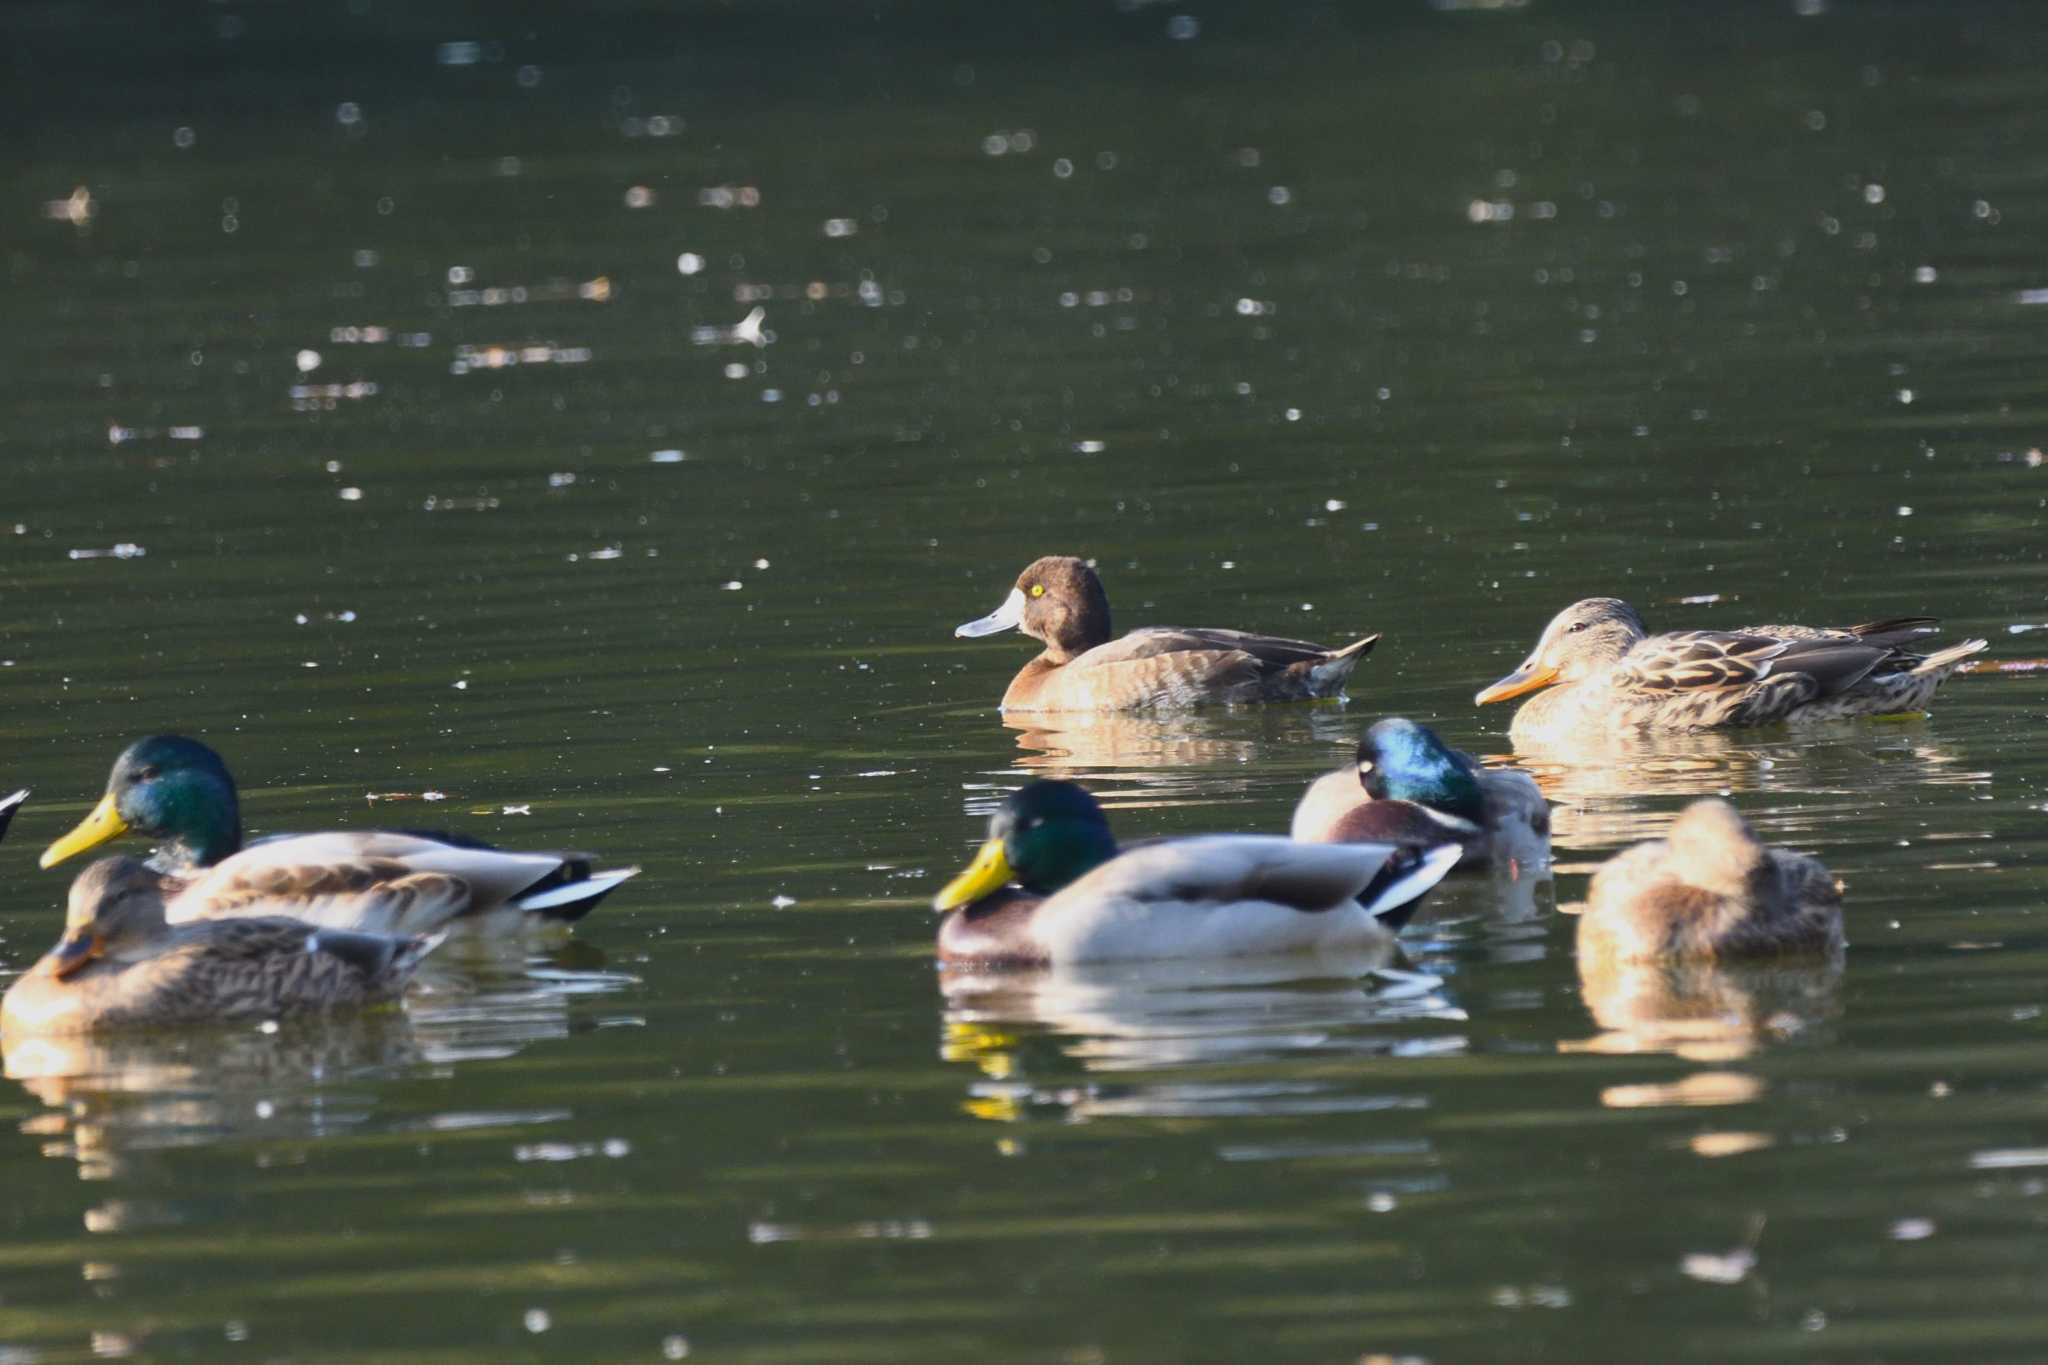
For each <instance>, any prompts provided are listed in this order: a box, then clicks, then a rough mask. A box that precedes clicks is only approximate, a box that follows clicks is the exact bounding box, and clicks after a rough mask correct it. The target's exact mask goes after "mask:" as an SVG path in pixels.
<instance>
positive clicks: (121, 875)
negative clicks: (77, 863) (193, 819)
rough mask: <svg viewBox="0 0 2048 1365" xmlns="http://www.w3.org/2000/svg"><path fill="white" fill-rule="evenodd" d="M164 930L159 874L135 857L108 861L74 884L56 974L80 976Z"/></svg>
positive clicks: (56, 957)
mask: <svg viewBox="0 0 2048 1365" xmlns="http://www.w3.org/2000/svg"><path fill="white" fill-rule="evenodd" d="M163 928H164V901H163V892H162V889H161V888H160V886H159V885H158V883H157V879H156V874H155V873H154V872H151V871H150V870H149V869H148V868H147V867H145V866H144V865H143V864H141V863H140V862H137V861H136V860H135V859H133V858H102V859H100V860H99V861H98V862H96V863H94V864H93V865H92V866H91V867H88V868H87V869H85V871H83V872H81V873H79V874H78V880H77V881H74V882H73V883H71V899H70V902H69V903H68V905H67V907H66V909H65V912H64V937H63V939H61V940H60V941H59V942H58V944H57V948H56V951H55V952H53V953H52V954H51V955H50V956H51V970H52V971H54V972H55V973H56V974H57V975H58V976H59V977H67V976H73V975H76V974H77V973H78V972H81V971H83V970H84V969H85V968H86V966H87V965H88V964H89V963H92V962H94V961H96V960H98V959H99V958H103V957H108V956H119V955H120V953H121V950H122V949H123V948H127V947H131V946H134V945H136V944H138V943H142V942H145V941H147V940H148V939H149V938H151V937H152V936H154V935H156V934H159V933H161V932H162V931H163Z"/></svg>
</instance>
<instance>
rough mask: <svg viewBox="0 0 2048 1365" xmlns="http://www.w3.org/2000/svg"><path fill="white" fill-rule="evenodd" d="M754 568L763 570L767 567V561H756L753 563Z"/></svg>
mask: <svg viewBox="0 0 2048 1365" xmlns="http://www.w3.org/2000/svg"><path fill="white" fill-rule="evenodd" d="M754 567H755V568H757V569H765V568H767V567H768V561H767V560H765V559H757V560H755V561H754Z"/></svg>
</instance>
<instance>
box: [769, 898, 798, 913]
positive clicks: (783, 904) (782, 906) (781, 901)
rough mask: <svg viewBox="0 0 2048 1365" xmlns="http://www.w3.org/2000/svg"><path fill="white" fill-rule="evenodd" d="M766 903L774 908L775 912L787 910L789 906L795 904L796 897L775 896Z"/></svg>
mask: <svg viewBox="0 0 2048 1365" xmlns="http://www.w3.org/2000/svg"><path fill="white" fill-rule="evenodd" d="M768 903H769V904H770V905H772V906H774V907H775V908H776V909H777V910H787V909H788V908H789V907H790V906H792V905H795V904H796V897H794V896H784V895H776V896H772V897H770V898H769V901H768Z"/></svg>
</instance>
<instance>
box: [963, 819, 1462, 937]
mask: <svg viewBox="0 0 2048 1365" xmlns="http://www.w3.org/2000/svg"><path fill="white" fill-rule="evenodd" d="M1460 852H1461V849H1460V847H1459V846H1458V845H1457V844H1454V843H1452V844H1445V843H1442V842H1441V841H1439V843H1438V845H1437V846H1436V847H1432V848H1427V849H1416V848H1412V847H1408V846H1403V845H1395V844H1388V843H1354V844H1304V843H1300V842H1297V841H1296V840H1293V839H1286V838H1280V837H1277V836H1272V835H1256V834H1213V835H1204V836H1199V837H1194V838H1181V839H1163V840H1158V841H1155V842H1150V843H1145V844H1140V845H1137V846H1134V847H1132V848H1130V849H1127V850H1126V849H1120V848H1119V847H1118V845H1117V841H1116V836H1115V835H1114V834H1112V833H1111V832H1110V828H1109V820H1108V818H1107V817H1106V816H1104V815H1103V813H1102V807H1101V806H1100V805H1099V804H1098V803H1097V802H1096V800H1095V798H1094V797H1093V796H1091V795H1090V794H1089V793H1088V792H1087V791H1086V790H1085V789H1084V788H1082V787H1080V786H1079V785H1077V784H1075V783H1072V782H1065V781H1058V780H1044V781H1037V782H1032V783H1030V784H1028V785H1026V786H1024V787H1021V788H1019V789H1018V790H1017V791H1014V792H1012V793H1011V794H1010V795H1009V796H1008V797H1006V798H1004V800H1003V803H1002V805H1001V806H999V807H998V808H997V809H996V812H995V814H994V815H993V816H991V817H990V819H989V827H988V839H987V841H986V842H985V843H983V844H982V846H981V850H980V852H978V853H977V854H976V855H975V857H974V860H973V861H972V862H971V863H970V864H969V865H968V867H967V868H966V870H965V871H963V872H961V873H960V875H958V876H957V877H955V878H953V880H952V881H950V882H948V883H947V884H946V886H945V887H944V888H943V889H942V890H941V891H940V892H939V894H938V895H937V897H935V898H934V899H933V901H932V906H933V908H934V909H936V910H939V911H942V912H944V913H945V915H946V918H945V919H944V920H942V921H941V922H940V924H939V934H938V950H939V958H940V960H941V961H942V962H944V963H948V964H958V963H963V962H972V963H977V964H981V965H987V966H1064V965H1068V964H1074V963H1084V962H1130V961H1140V960H1163V959H1186V958H1204V957H1207V958H1227V957H1247V956H1263V955H1275V954H1281V953H1298V952H1317V953H1332V954H1338V953H1349V952H1354V951H1356V950H1359V949H1371V950H1377V949H1380V948H1383V947H1386V946H1389V945H1391V944H1392V942H1393V938H1394V933H1395V931H1396V930H1397V929H1398V928H1399V927H1400V925H1401V923H1403V922H1404V921H1405V920H1406V919H1407V917H1408V915H1409V914H1412V913H1413V907H1414V903H1415V902H1416V901H1417V900H1418V899H1419V898H1420V897H1421V896H1422V894H1423V893H1424V892H1426V891H1427V890H1429V888H1430V887H1432V886H1434V885H1436V883H1437V882H1438V881H1440V880H1442V878H1443V876H1444V874H1445V873H1446V872H1448V871H1450V869H1451V866H1452V864H1454V863H1456V862H1457V860H1458V857H1459V855H1460Z"/></svg>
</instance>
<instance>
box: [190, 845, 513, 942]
mask: <svg viewBox="0 0 2048 1365" xmlns="http://www.w3.org/2000/svg"><path fill="white" fill-rule="evenodd" d="M474 908H478V901H477V896H476V891H475V888H474V887H472V886H471V885H470V883H469V882H467V881H465V880H464V879H462V878H461V877H454V876H449V875H448V874H446V873H442V872H415V871H412V870H411V869H410V868H408V867H407V866H406V865H405V864H403V863H399V862H393V861H390V860H387V859H377V858H356V859H352V860H350V861H347V862H324V863H288V862H273V861H253V862H248V863H243V862H241V855H239V854H238V855H236V857H234V858H230V859H228V860H227V861H226V862H223V863H221V864H219V865H218V866H216V867H213V868H211V869H209V870H207V871H206V872H204V873H203V874H201V875H200V876H198V877H197V878H195V879H193V880H192V881H191V882H188V883H187V884H186V885H185V888H184V890H183V891H181V892H180V893H179V894H178V895H177V896H176V897H175V898H174V899H172V900H171V901H170V903H169V904H167V905H166V906H165V907H164V918H165V919H167V920H169V921H170V922H171V923H173V924H182V923H185V922H188V921H191V920H201V919H227V918H240V917H250V916H288V917H290V918H291V919H293V920H296V921H298V922H300V923H301V924H310V925H314V926H317V927H319V928H323V929H340V930H351V931H355V932H359V933H371V934H396V935H410V934H427V933H432V932H433V931H435V930H436V929H439V928H441V927H442V926H443V925H445V924H447V923H448V922H449V921H450V920H452V919H454V918H455V917H456V916H458V915H461V914H464V913H465V912H467V911H469V910H471V909H474Z"/></svg>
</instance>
